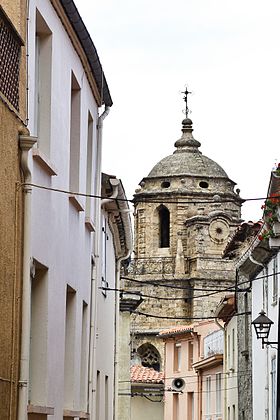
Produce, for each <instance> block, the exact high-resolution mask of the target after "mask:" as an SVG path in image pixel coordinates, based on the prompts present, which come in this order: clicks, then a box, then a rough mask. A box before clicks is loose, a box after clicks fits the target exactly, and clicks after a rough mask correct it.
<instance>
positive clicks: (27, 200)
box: [17, 135, 37, 420]
mask: <svg viewBox="0 0 280 420" xmlns="http://www.w3.org/2000/svg"><path fill="white" fill-rule="evenodd" d="M36 142H37V138H36V137H31V136H27V135H20V136H19V145H20V149H21V162H20V164H21V169H22V172H23V177H24V183H25V184H28V183H29V184H30V183H31V171H30V168H29V166H28V156H29V151H30V150H31V149H32V147H33V145H34V144H35V143H36ZM31 191H32V188H31V187H30V186H29V185H24V186H23V200H24V205H23V207H24V219H23V235H24V236H23V268H22V296H21V349H20V375H19V395H18V413H17V416H18V417H17V418H18V420H26V419H27V405H28V391H29V359H30V323H31V313H30V308H31V282H30V266H31Z"/></svg>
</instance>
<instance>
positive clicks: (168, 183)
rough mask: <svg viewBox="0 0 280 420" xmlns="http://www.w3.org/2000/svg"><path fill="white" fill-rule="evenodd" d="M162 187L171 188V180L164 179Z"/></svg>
mask: <svg viewBox="0 0 280 420" xmlns="http://www.w3.org/2000/svg"><path fill="white" fill-rule="evenodd" d="M161 187H162V188H169V187H170V182H169V181H163V182H162V183H161Z"/></svg>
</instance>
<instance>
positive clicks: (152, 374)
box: [130, 365, 164, 384]
mask: <svg viewBox="0 0 280 420" xmlns="http://www.w3.org/2000/svg"><path fill="white" fill-rule="evenodd" d="M130 380H131V382H143V383H153V384H163V380H164V374H163V372H157V371H156V370H154V369H152V368H147V367H144V366H141V365H134V366H131V368H130Z"/></svg>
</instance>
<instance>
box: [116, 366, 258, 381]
mask: <svg viewBox="0 0 280 420" xmlns="http://www.w3.org/2000/svg"><path fill="white" fill-rule="evenodd" d="M220 373H221V376H222V377H223V378H229V379H230V378H238V377H240V376H247V375H249V374H250V373H252V372H251V371H250V370H249V369H246V370H245V371H240V370H239V371H238V372H235V373H232V374H231V376H229V374H228V373H223V372H220ZM197 376H198V375H184V376H183V375H182V376H181V375H180V378H183V379H188V378H197ZM199 376H200V377H202V378H203V380H205V379H204V377H205V378H207V377H208V376H211V381H212V380H213V381H216V380H217V378H216V374H215V373H213V374H210V375H209V374H208V373H204V374H202V375H199ZM166 379H174V376H166V377H164V378H163V381H164V380H166ZM122 383H135V382H133V381H131V380H129V381H119V384H122ZM193 383H196V381H187V384H193Z"/></svg>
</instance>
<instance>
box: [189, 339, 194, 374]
mask: <svg viewBox="0 0 280 420" xmlns="http://www.w3.org/2000/svg"><path fill="white" fill-rule="evenodd" d="M192 364H193V342H192V341H189V342H188V369H189V370H192Z"/></svg>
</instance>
